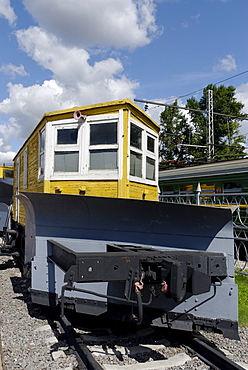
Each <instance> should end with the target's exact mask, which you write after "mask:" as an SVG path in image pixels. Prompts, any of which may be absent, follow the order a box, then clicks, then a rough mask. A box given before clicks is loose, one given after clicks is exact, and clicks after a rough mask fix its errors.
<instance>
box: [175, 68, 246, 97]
mask: <svg viewBox="0 0 248 370" xmlns="http://www.w3.org/2000/svg"><path fill="white" fill-rule="evenodd" d="M245 73H248V70H246V71H244V72H241V73H238V74H236V75H234V76H231V77H228V78H225V79H224V80H221V81H218V82H216V83H214V84H212V85H213V86H215V85H218V84H220V83H222V82H225V81H229V80H231V79H233V78H235V77H239V76H242V75H244V74H245ZM205 87H206V86H205ZM205 87H203V88H202V89H199V90H195V91H192V92H191V93H189V94H185V95H180V96H177V97H175V99H174V100H177V99H180V98H185V97H186V96H189V95H195V94H197V93H200V92H201V91H203V90H204V89H205Z"/></svg>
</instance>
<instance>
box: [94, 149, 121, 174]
mask: <svg viewBox="0 0 248 370" xmlns="http://www.w3.org/2000/svg"><path fill="white" fill-rule="evenodd" d="M116 168H117V150H116V149H104V150H103V149H99V150H90V169H91V170H107V169H108V170H112V169H116Z"/></svg>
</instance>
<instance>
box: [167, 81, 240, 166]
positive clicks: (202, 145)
mask: <svg viewBox="0 0 248 370" xmlns="http://www.w3.org/2000/svg"><path fill="white" fill-rule="evenodd" d="M208 90H212V91H213V111H214V112H215V113H221V114H224V115H228V116H229V117H227V116H222V115H216V114H214V152H215V156H214V158H213V159H214V160H227V159H238V158H242V157H244V155H245V149H244V143H245V136H244V135H241V134H240V127H241V122H242V118H243V117H244V116H245V115H244V114H243V113H242V109H243V107H244V105H243V104H242V103H241V102H238V101H237V100H236V98H235V88H234V87H233V86H228V87H225V86H224V85H221V86H219V87H217V86H215V85H208V86H207V87H206V88H205V89H204V90H203V95H202V97H201V98H200V100H199V101H197V100H196V99H195V98H194V97H192V98H190V99H188V100H187V104H186V107H188V108H191V109H198V110H201V111H203V112H196V111H192V110H190V111H189V117H190V120H187V119H186V118H185V115H184V114H182V113H180V111H179V110H178V109H177V108H175V107H176V106H177V103H174V105H173V106H172V107H165V110H164V111H163V112H162V113H161V117H160V120H161V134H160V151H161V153H160V158H161V162H162V163H163V162H166V161H170V160H177V158H180V160H183V161H185V162H189V163H191V162H195V161H199V160H202V161H206V159H207V129H208V117H207V113H206V110H207V99H208ZM204 111H205V112H204ZM231 116H232V117H231ZM236 117H240V119H239V118H236ZM172 138H173V143H174V144H175V143H178V142H179V141H180V143H181V144H187V145H185V146H183V145H180V146H179V147H178V145H174V147H173V143H172ZM167 144H168V145H169V146H168V149H166V145H167Z"/></svg>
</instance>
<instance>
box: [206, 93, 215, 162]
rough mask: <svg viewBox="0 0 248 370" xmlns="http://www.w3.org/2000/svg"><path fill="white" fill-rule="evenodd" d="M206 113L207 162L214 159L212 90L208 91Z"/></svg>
mask: <svg viewBox="0 0 248 370" xmlns="http://www.w3.org/2000/svg"><path fill="white" fill-rule="evenodd" d="M207 111H208V122H207V148H208V155H207V159H208V161H211V160H212V159H213V158H214V109H213V90H208V99H207Z"/></svg>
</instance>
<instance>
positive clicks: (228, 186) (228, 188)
mask: <svg viewBox="0 0 248 370" xmlns="http://www.w3.org/2000/svg"><path fill="white" fill-rule="evenodd" d="M223 187H224V192H225V193H228V192H229V193H237V192H242V187H241V184H240V183H238V182H224V184H223Z"/></svg>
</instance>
